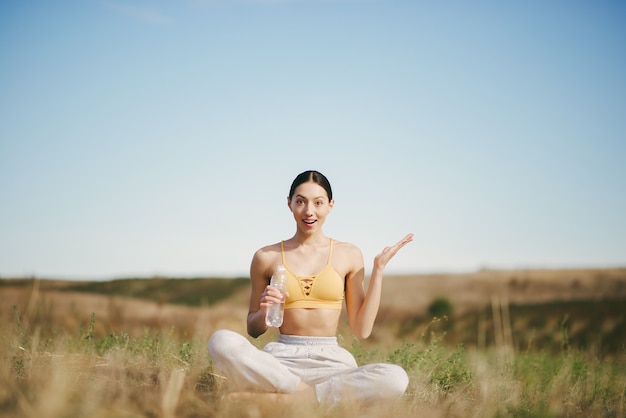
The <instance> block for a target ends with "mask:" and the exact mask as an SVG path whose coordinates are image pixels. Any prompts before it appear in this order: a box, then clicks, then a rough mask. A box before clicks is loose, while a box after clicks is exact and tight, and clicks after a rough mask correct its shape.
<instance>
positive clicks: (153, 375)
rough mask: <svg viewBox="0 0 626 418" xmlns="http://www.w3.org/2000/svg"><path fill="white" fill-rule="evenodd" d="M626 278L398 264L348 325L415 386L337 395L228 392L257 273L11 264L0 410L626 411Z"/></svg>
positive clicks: (176, 413) (0, 308) (360, 349)
mask: <svg viewBox="0 0 626 418" xmlns="http://www.w3.org/2000/svg"><path fill="white" fill-rule="evenodd" d="M625 284H626V270H625V269H610V270H609V269H604V270H569V271H509V272H494V271H481V272H477V273H473V274H468V275H437V276H434V275H430V276H429V275H424V276H410V277H409V276H403V277H390V278H388V280H387V282H386V284H385V285H386V287H385V294H384V296H383V298H384V303H383V306H382V307H381V313H380V316H379V319H378V321H377V325H376V330H375V333H374V334H373V336H372V338H371V339H368V340H365V341H359V340H357V339H355V338H353V337H352V335H351V334H350V332H349V329H348V327H347V325H346V321H345V319H344V320H342V323H341V326H340V329H339V334H338V336H339V340H340V343H341V345H342V346H344V347H345V348H347V349H348V350H350V351H351V352H352V353H353V354H354V356H355V357H356V359H357V361H358V362H359V363H361V364H364V363H370V362H379V361H384V362H391V363H396V364H399V365H401V366H403V367H404V368H405V369H406V370H407V372H408V374H409V377H410V385H409V389H408V390H407V393H406V394H405V396H404V397H403V398H402V399H401V400H400V401H398V402H396V403H394V404H391V405H375V406H371V407H369V408H367V409H363V408H359V407H358V406H355V405H351V404H345V405H340V406H339V407H337V408H335V409H332V410H323V409H321V408H319V407H314V406H310V405H309V406H307V405H301V404H281V405H280V406H277V405H276V404H274V403H271V402H267V401H263V400H259V401H254V402H250V401H247V402H234V401H227V400H225V398H224V395H226V394H227V393H228V390H229V386H228V381H227V380H226V379H225V378H224V377H222V376H221V374H220V372H219V371H218V370H216V369H215V368H214V367H213V364H212V362H211V359H210V357H209V355H208V352H207V350H206V341H207V339H208V337H209V336H210V335H211V333H212V332H213V331H215V330H216V329H219V328H229V329H233V330H235V331H238V332H241V333H242V334H243V333H245V323H244V318H245V313H246V311H247V296H248V294H247V293H248V284H247V281H246V280H243V279H240V280H224V279H187V280H182V279H175V280H174V279H165V278H160V279H129V280H119V281H110V282H100V283H88V282H86V283H77V282H65V281H53V280H34V279H20V280H17V279H4V280H0V303H1V304H0V344H1V346H0V415H1V416H3V417H197V416H203V417H266V416H267V417H269V416H272V417H275V416H281V417H298V418H307V417H312V418H313V417H380V416H388V415H393V416H396V417H417V416H428V417H509V416H511V417H563V416H576V417H578V416H580V417H624V416H626V303H625V302H626V294H624V293H625V292H626V285H625ZM433 314H434V315H435V317H433ZM275 337H276V334H275V333H274V331H273V332H270V333H269V334H267V335H264V336H262V337H261V338H259V339H257V340H252V341H253V343H254V344H255V345H257V346H258V347H262V346H263V345H264V344H265V343H266V342H268V341H270V340H272V339H274V338H275ZM277 408H280V411H277Z"/></svg>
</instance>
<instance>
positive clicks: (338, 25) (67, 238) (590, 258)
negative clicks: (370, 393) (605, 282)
mask: <svg viewBox="0 0 626 418" xmlns="http://www.w3.org/2000/svg"><path fill="white" fill-rule="evenodd" d="M307 169H317V170H320V171H321V172H323V173H324V174H326V175H327V176H328V177H329V179H330V181H331V184H332V185H333V191H334V194H335V201H336V203H335V207H334V209H333V212H332V213H331V215H330V217H329V218H328V220H327V222H326V224H325V229H324V230H325V232H326V233H327V234H328V235H330V236H332V237H334V238H336V239H338V240H341V241H350V242H352V243H354V244H356V245H358V246H359V247H360V248H361V249H362V251H363V254H364V257H365V262H366V267H367V269H368V271H369V269H370V267H371V261H372V258H373V257H374V255H375V254H376V253H378V251H380V250H381V249H382V248H383V247H384V246H385V245H387V244H391V243H393V242H395V241H396V240H398V239H400V238H401V237H402V236H403V235H404V234H405V233H407V232H413V233H415V240H414V242H413V243H411V244H410V246H408V247H405V249H403V250H402V252H401V253H400V254H398V256H397V258H396V259H394V260H393V261H392V262H391V264H390V265H389V267H388V269H389V272H392V273H414V272H435V271H437V272H440V271H473V270H476V269H478V268H481V267H490V268H562V267H604V266H625V265H626V6H625V3H623V2H620V1H594V2H591V1H576V0H568V1H559V0H556V1H543V0H541V1H540V0H530V1H520V2H513V1H480V0H479V1H475V2H473V1H472V2H468V1H445V0H444V1H430V0H428V1H427V0H282V1H281V0H273V1H272V0H265V1H261V0H229V1H227V0H223V1H219V0H215V1H210V0H204V1H203V0H181V1H139V0H128V1H122V0H67V1H29V2H20V1H4V2H2V4H1V5H0V276H3V277H8V276H15V275H18V276H22V275H37V276H40V277H65V278H74V279H84V278H89V279H107V278H117V277H129V276H146V277H150V276H152V275H168V276H175V277H190V276H200V275H219V276H233V275H247V273H248V268H249V264H250V260H251V258H252V255H253V253H254V251H255V250H256V249H258V248H259V247H262V246H264V245H267V244H271V243H275V242H277V241H279V240H281V239H286V238H289V237H290V236H291V235H292V234H293V233H294V232H295V224H294V221H293V218H292V215H291V213H290V212H289V211H288V208H287V205H286V196H287V194H288V189H289V185H290V184H291V181H292V180H293V178H294V177H295V176H296V175H297V174H298V173H300V172H301V171H304V170H307Z"/></svg>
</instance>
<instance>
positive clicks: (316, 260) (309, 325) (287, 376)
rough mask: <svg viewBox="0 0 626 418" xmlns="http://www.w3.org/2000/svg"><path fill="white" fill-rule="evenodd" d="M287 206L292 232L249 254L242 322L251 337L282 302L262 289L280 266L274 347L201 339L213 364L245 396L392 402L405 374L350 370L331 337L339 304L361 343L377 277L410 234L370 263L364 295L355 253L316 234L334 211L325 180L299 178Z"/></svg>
mask: <svg viewBox="0 0 626 418" xmlns="http://www.w3.org/2000/svg"><path fill="white" fill-rule="evenodd" d="M287 203H288V206H289V210H290V211H291V212H292V213H293V216H294V219H295V221H296V233H295V235H294V236H293V237H291V238H290V239H288V240H286V241H283V242H279V243H276V244H273V245H269V246H267V247H264V248H261V249H260V250H258V251H257V252H256V253H255V254H254V257H253V259H252V264H251V267H250V279H251V292H250V308H249V311H248V317H247V329H248V333H249V334H250V335H251V336H252V337H254V338H256V337H258V336H259V335H261V334H263V333H264V332H265V331H266V330H267V326H266V325H265V313H266V311H267V309H268V307H269V306H270V305H271V304H273V303H280V302H281V298H282V295H281V293H280V292H279V291H278V290H277V289H275V288H273V287H271V286H268V284H269V281H270V278H271V276H272V274H273V273H274V271H275V270H276V267H277V266H278V265H280V264H282V265H284V266H285V268H286V269H287V277H288V284H287V294H286V295H285V297H286V299H285V315H284V320H283V324H282V326H281V327H280V336H279V340H278V342H270V343H269V344H267V345H266V346H265V348H264V349H263V350H258V349H257V348H256V347H254V346H253V345H252V344H251V343H250V342H249V341H248V340H247V339H246V338H245V337H243V336H242V335H239V334H237V333H235V332H232V331H228V330H220V331H217V332H215V333H214V334H213V335H212V336H211V338H210V340H209V350H210V352H211V356H212V357H213V361H214V362H215V365H216V366H217V367H218V368H219V369H221V370H222V371H223V372H224V373H225V374H226V375H227V376H228V377H229V378H230V379H231V380H232V381H233V382H234V383H235V384H237V385H239V386H240V387H241V388H244V389H246V390H254V391H262V392H273V393H280V394H296V393H298V394H299V395H302V396H309V397H311V398H312V399H315V400H316V401H317V402H319V403H320V404H325V405H332V404H335V403H337V402H339V401H341V400H344V399H354V400H357V401H359V402H363V403H369V402H372V401H376V400H384V399H396V398H399V397H400V396H402V394H404V392H405V390H406V387H407V385H408V377H407V374H406V372H405V371H404V370H403V369H402V368H401V367H399V366H396V365H392V364H369V365H365V366H361V367H358V366H357V364H356V361H355V359H354V357H353V356H352V355H351V354H350V353H349V352H348V351H347V350H345V349H343V348H341V347H339V345H338V344H337V338H336V332H337V327H338V325H339V317H340V315H341V309H342V306H343V303H344V301H345V305H346V310H347V313H348V318H349V323H350V328H351V330H352V332H353V333H354V335H355V336H356V337H358V338H360V339H365V338H367V337H369V335H370V333H371V331H372V327H373V325H374V320H375V319H376V315H377V313H378V308H379V305H380V297H381V289H382V279H383V270H384V268H385V266H386V265H387V263H388V262H389V260H390V259H391V258H392V257H393V256H394V255H395V254H396V253H397V252H398V250H399V249H400V248H402V247H403V246H404V245H405V244H407V243H409V242H410V241H411V240H412V239H413V234H408V235H407V236H406V237H404V238H403V239H402V240H401V241H399V242H398V243H397V244H395V245H393V246H391V247H386V248H385V249H384V250H383V251H382V252H381V253H380V254H378V255H377V256H376V257H375V259H374V266H373V269H372V274H371V277H370V283H369V286H368V289H367V292H365V290H364V286H363V281H364V267H363V256H362V254H361V251H360V250H359V249H358V248H357V247H356V246H354V245H352V244H349V243H345V242H338V241H335V240H333V239H331V238H329V237H327V236H326V235H324V233H323V232H322V226H323V225H324V221H325V220H326V217H327V216H328V214H329V213H330V212H331V210H332V208H333V205H334V200H333V195H332V189H331V187H330V183H329V182H328V179H327V178H326V177H325V176H324V175H323V174H321V173H319V172H317V171H305V172H304V173H301V174H299V175H298V176H297V177H296V178H295V180H294V181H293V183H292V185H291V189H290V191H289V197H288V198H287Z"/></svg>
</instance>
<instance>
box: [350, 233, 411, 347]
mask: <svg viewBox="0 0 626 418" xmlns="http://www.w3.org/2000/svg"><path fill="white" fill-rule="evenodd" d="M412 240H413V234H408V235H406V236H405V237H404V238H402V239H401V240H400V241H398V242H397V243H396V244H395V245H392V246H389V247H385V249H384V250H383V251H382V252H381V253H380V254H378V255H377V256H376V257H375V258H374V267H373V269H372V275H371V277H370V282H369V285H368V287H367V292H365V290H364V288H363V279H364V270H363V263H362V257H360V259H361V262H360V267H359V268H356V269H355V270H353V272H352V273H351V274H350V275H349V276H348V277H347V278H346V283H347V284H346V308H347V310H348V318H349V320H350V328H351V329H352V332H353V333H354V335H355V336H356V337H357V338H360V339H366V338H367V337H369V336H370V335H371V333H372V328H373V327H374V321H375V320H376V315H378V308H379V307H380V297H381V294H382V287H383V272H384V270H385V266H387V263H388V262H389V260H391V259H392V258H393V256H394V255H396V253H397V252H398V251H399V250H400V248H402V247H404V246H405V245H406V244H408V243H409V242H411V241H412Z"/></svg>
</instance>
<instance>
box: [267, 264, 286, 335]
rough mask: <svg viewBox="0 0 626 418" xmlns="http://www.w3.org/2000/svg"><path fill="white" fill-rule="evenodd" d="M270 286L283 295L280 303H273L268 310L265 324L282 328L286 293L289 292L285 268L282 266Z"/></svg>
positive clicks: (278, 268) (277, 269) (277, 270)
mask: <svg viewBox="0 0 626 418" xmlns="http://www.w3.org/2000/svg"><path fill="white" fill-rule="evenodd" d="M270 286H272V287H275V288H276V289H278V290H280V292H281V293H282V294H283V297H282V301H281V302H280V303H272V304H271V305H270V306H269V308H267V313H266V314H265V324H266V325H267V326H268V327H280V326H281V325H282V324H283V314H284V313H285V292H286V291H287V271H286V270H285V266H283V265H280V266H278V267H277V268H276V272H275V273H274V275H273V276H272V279H271V280H270Z"/></svg>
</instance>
